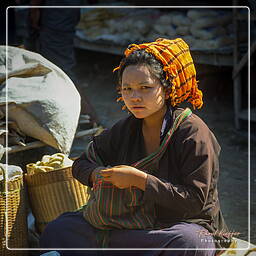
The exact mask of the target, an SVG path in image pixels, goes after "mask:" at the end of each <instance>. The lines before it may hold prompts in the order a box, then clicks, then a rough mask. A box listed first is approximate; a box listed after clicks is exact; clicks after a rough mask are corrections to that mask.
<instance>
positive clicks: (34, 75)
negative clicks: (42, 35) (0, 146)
mask: <svg viewBox="0 0 256 256" xmlns="http://www.w3.org/2000/svg"><path fill="white" fill-rule="evenodd" d="M7 49H8V79H7V82H6V81H5V74H6V64H7V61H6V47H5V46H0V108H1V110H2V111H3V112H5V102H6V100H7V103H8V115H9V119H11V120H13V121H15V122H16V123H17V125H18V127H19V129H20V130H21V131H22V132H23V133H24V134H26V135H27V136H30V137H33V138H36V139H38V140H41V141H43V142H44V143H46V144H48V145H50V146H52V147H54V148H57V149H58V150H60V151H61V152H63V153H69V151H70V149H71V146H72V142H73V139H74V136H75V132H76V128H77V125H78V119H79V115H80V95H79V93H78V91H77V89H76V87H75V86H74V84H73V82H72V81H71V79H70V78H69V77H68V76H67V75H66V74H65V73H64V72H63V71H62V70H61V69H60V68H58V67H57V66H56V65H54V64H53V63H51V62H50V61H48V60H47V59H45V58H43V57H42V56H41V55H39V54H37V53H34V52H30V51H27V50H24V49H20V48H16V47H10V46H9V47H8V48H7ZM6 95H7V98H6ZM5 114H6V112H5Z"/></svg>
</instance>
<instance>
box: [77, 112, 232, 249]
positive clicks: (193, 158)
mask: <svg viewBox="0 0 256 256" xmlns="http://www.w3.org/2000/svg"><path fill="white" fill-rule="evenodd" d="M180 112H181V109H176V110H175V111H174V112H173V115H172V118H171V121H170V122H173V120H174V118H175V117H176V116H177V115H178V114H179V113H180ZM93 143H94V145H95V148H96V150H97V152H98V154H99V155H100V157H101V159H102V160H103V162H104V166H109V165H110V166H115V165H120V164H125V165H130V164H132V163H134V162H136V161H138V160H140V159H142V158H143V157H145V156H146V151H145V145H144V139H143V135H142V120H141V119H136V118H135V117H134V116H129V117H127V118H125V119H122V120H120V121H119V122H117V123H116V124H115V125H114V126H113V127H112V128H111V129H110V130H105V131H104V132H103V133H102V134H101V135H99V136H96V137H94V138H93ZM219 153H220V146H219V144H218V142H217V140H216V138H215V136H214V135H213V133H212V132H211V131H210V129H209V128H208V127H207V125H206V124H205V123H204V122H203V121H202V120H201V119H200V118H199V117H198V116H196V115H195V114H192V115H191V116H190V117H188V118H187V119H186V120H185V121H184V122H183V123H182V124H181V125H180V127H179V128H178V129H177V130H176V132H175V133H174V135H173V137H172V139H171V142H170V144H169V145H168V149H167V150H166V152H165V154H164V155H163V157H162V158H161V160H160V162H159V169H158V170H157V172H156V173H154V175H150V174H148V178H147V181H146V190H145V192H144V199H143V200H144V201H145V203H146V202H147V201H148V202H149V201H150V202H151V203H152V200H153V202H154V203H155V207H156V212H157V217H158V222H159V223H158V224H159V225H160V226H161V227H163V228H164V227H170V226H171V225H173V224H175V223H176V222H179V221H185V222H191V223H197V224H199V225H202V226H203V227H205V228H206V229H208V230H209V232H211V233H215V238H216V245H217V246H218V247H227V246H229V242H227V241H225V240H226V239H225V237H224V236H223V235H220V234H219V232H227V227H226V225H225V223H224V220H223V216H222V214H221V211H220V205H219V199H218V192H217V181H218V177H219V160H218V157H219ZM96 167H99V166H97V165H96V164H93V163H91V162H90V161H89V160H88V159H87V158H86V155H85V154H82V155H81V157H80V158H78V159H77V160H76V161H75V162H74V164H73V176H74V177H75V178H76V179H78V180H79V181H80V182H82V183H83V184H85V185H87V186H91V184H90V182H89V177H90V174H91V172H92V171H93V170H94V169H95V168H96ZM102 168H104V167H102ZM218 240H219V241H218Z"/></svg>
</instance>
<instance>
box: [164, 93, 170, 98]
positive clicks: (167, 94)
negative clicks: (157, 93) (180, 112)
mask: <svg viewBox="0 0 256 256" xmlns="http://www.w3.org/2000/svg"><path fill="white" fill-rule="evenodd" d="M169 97H170V94H169V93H168V91H165V99H166V100H168V99H169Z"/></svg>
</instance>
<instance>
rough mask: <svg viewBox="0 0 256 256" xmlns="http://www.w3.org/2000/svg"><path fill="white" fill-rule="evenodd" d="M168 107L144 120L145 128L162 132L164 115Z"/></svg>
mask: <svg viewBox="0 0 256 256" xmlns="http://www.w3.org/2000/svg"><path fill="white" fill-rule="evenodd" d="M166 110H167V106H166V105H164V106H163V107H162V108H161V109H160V110H158V111H157V112H156V113H154V114H153V115H151V116H149V117H146V118H144V119H143V127H144V128H145V129H149V130H150V129H158V130H160V129H161V127H162V123H163V119H164V115H165V113H166Z"/></svg>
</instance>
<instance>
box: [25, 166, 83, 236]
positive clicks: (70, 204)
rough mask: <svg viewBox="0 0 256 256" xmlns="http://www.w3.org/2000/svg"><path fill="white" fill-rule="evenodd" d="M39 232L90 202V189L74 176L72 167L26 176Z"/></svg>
mask: <svg viewBox="0 0 256 256" xmlns="http://www.w3.org/2000/svg"><path fill="white" fill-rule="evenodd" d="M25 180H26V183H27V187H28V193H29V200H30V205H31V209H32V213H33V215H34V216H35V222H36V227H37V229H38V232H40V233H42V232H43V230H44V228H45V226H46V225H47V224H48V223H49V222H50V221H52V220H54V219H56V218H57V217H58V216H59V215H61V214H62V213H64V212H68V211H76V210H78V209H80V208H81V207H82V206H84V205H85V204H86V202H87V201H88V193H87V189H88V187H87V186H84V185H83V184H82V183H80V182H78V181H77V180H76V179H74V178H73V176H72V171H71V167H66V168H62V169H58V170H55V171H49V172H41V173H36V174H33V175H28V174H26V175H25Z"/></svg>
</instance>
